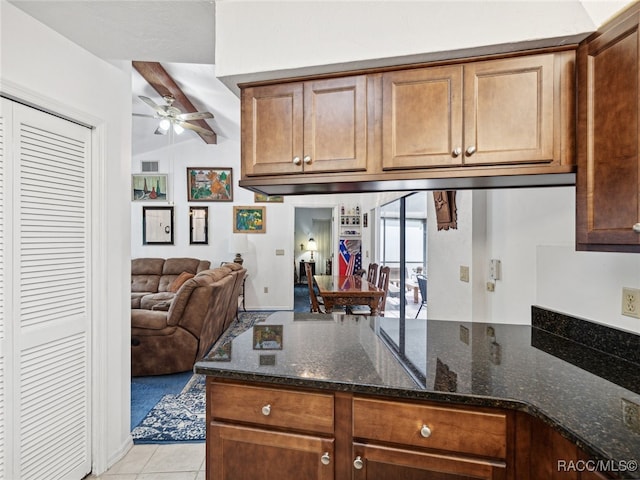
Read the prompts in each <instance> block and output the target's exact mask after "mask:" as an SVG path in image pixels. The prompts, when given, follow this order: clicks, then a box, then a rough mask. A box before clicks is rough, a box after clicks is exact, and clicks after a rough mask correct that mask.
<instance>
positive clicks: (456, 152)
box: [451, 147, 462, 158]
mask: <svg viewBox="0 0 640 480" xmlns="http://www.w3.org/2000/svg"><path fill="white" fill-rule="evenodd" d="M461 153H462V149H461V148H460V147H456V148H454V149H453V152H451V156H452V157H453V158H456V157H459V156H460V154H461Z"/></svg>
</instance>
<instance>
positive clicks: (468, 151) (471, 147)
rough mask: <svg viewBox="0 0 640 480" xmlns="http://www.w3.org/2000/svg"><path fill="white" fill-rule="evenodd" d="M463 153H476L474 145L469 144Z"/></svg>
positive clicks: (468, 154)
mask: <svg viewBox="0 0 640 480" xmlns="http://www.w3.org/2000/svg"><path fill="white" fill-rule="evenodd" d="M465 153H466V154H467V157H470V156H471V155H473V154H474V153H476V147H475V146H474V145H471V146H470V147H469V148H467V151H466V152H465Z"/></svg>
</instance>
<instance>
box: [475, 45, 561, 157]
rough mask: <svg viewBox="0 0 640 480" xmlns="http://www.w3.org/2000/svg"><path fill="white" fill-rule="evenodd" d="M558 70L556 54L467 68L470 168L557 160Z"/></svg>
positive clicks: (482, 63) (513, 59)
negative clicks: (554, 146) (555, 119)
mask: <svg viewBox="0 0 640 480" xmlns="http://www.w3.org/2000/svg"><path fill="white" fill-rule="evenodd" d="M553 68H554V57H553V55H551V54H550V55H534V56H530V57H523V58H510V59H505V60H491V61H487V62H477V63H470V64H468V65H466V66H465V70H464V75H465V86H464V95H465V106H464V111H465V120H464V124H465V128H464V148H465V160H464V163H465V164H497V163H535V162H551V161H552V160H553V127H554V125H553V118H554V117H553V113H554V74H553ZM470 147H473V148H475V152H474V153H470V152H468V150H467V149H469V148H470Z"/></svg>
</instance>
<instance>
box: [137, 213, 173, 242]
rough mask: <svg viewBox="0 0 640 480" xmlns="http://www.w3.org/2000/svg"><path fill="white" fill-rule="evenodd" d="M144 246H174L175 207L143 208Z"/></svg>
mask: <svg viewBox="0 0 640 480" xmlns="http://www.w3.org/2000/svg"><path fill="white" fill-rule="evenodd" d="M142 244H143V245H173V207H142Z"/></svg>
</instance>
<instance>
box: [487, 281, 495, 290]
mask: <svg viewBox="0 0 640 480" xmlns="http://www.w3.org/2000/svg"><path fill="white" fill-rule="evenodd" d="M495 291H496V284H495V283H493V282H487V292H495Z"/></svg>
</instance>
